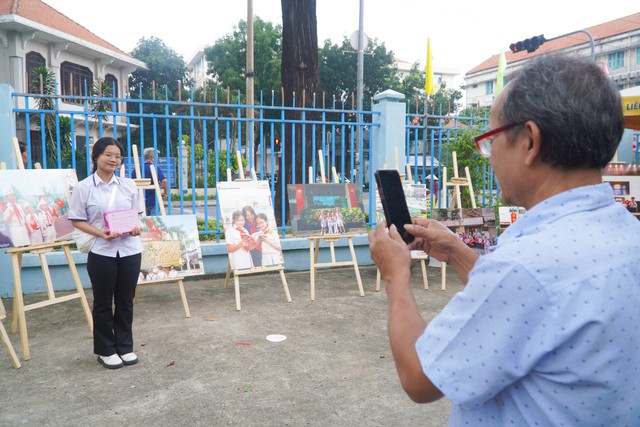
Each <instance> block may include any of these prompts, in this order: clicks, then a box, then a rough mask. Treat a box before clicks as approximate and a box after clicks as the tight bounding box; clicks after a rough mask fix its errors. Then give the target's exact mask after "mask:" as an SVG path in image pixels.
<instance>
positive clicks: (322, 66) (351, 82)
mask: <svg viewBox="0 0 640 427" xmlns="http://www.w3.org/2000/svg"><path fill="white" fill-rule="evenodd" d="M364 53H365V54H364V80H363V103H364V108H365V109H368V108H369V107H370V105H371V98H372V97H373V95H375V94H376V93H378V92H381V91H383V90H386V89H395V90H399V89H401V82H400V78H399V76H398V70H397V68H396V67H395V65H394V63H393V52H392V51H387V48H386V46H385V44H384V43H380V42H378V40H377V39H373V40H372V39H369V43H368V45H367V48H366V49H365V52H364ZM318 68H319V72H320V91H321V92H325V93H326V94H327V96H328V99H330V98H329V97H332V96H335V97H336V99H337V100H338V101H345V102H349V103H350V102H351V97H352V94H355V93H356V92H357V69H358V56H357V54H356V52H355V51H354V50H353V48H352V47H351V45H350V44H349V40H348V39H347V38H346V37H344V38H343V39H342V43H341V44H340V45H338V44H332V43H331V40H325V42H324V44H323V46H322V49H321V50H320V54H319V58H318ZM423 86H424V84H423Z"/></svg>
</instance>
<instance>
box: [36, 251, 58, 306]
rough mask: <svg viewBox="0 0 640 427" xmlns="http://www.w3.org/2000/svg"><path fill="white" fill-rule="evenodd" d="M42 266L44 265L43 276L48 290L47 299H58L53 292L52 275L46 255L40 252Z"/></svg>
mask: <svg viewBox="0 0 640 427" xmlns="http://www.w3.org/2000/svg"><path fill="white" fill-rule="evenodd" d="M38 255H39V256H40V264H41V265H42V275H43V276H44V285H45V287H46V288H47V297H48V298H49V299H54V298H55V297H56V295H55V293H54V292H53V284H52V283H51V273H50V272H49V263H47V256H46V253H44V252H40V253H39V254H38Z"/></svg>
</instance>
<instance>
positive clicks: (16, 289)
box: [5, 138, 93, 360]
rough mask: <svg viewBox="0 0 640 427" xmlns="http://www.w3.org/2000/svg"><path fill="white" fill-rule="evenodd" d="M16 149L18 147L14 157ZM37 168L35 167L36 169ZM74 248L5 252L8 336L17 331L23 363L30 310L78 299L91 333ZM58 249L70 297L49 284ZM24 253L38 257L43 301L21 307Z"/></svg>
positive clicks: (65, 245) (38, 247)
mask: <svg viewBox="0 0 640 427" xmlns="http://www.w3.org/2000/svg"><path fill="white" fill-rule="evenodd" d="M13 143H14V146H17V145H18V141H17V140H16V139H15V138H14V141H13ZM19 152H20V149H19V147H18V154H19ZM18 165H19V166H22V168H24V165H23V164H22V159H21V158H20V157H19V161H18ZM38 166H39V165H36V168H38ZM72 244H74V241H73V240H67V241H64V242H49V243H42V244H39V245H30V246H22V247H18V248H11V249H7V250H5V253H7V254H9V255H10V256H11V268H12V270H13V311H12V314H11V333H15V332H16V331H17V330H18V328H19V330H20V341H21V344H22V358H23V359H24V360H29V359H31V352H30V351H29V335H28V332H27V319H26V314H25V313H26V312H27V311H30V310H35V309H37V308H42V307H47V306H50V305H53V304H58V303H61V302H65V301H69V300H72V299H80V303H81V305H82V309H83V311H84V314H85V316H86V318H87V323H88V324H89V331H90V332H91V333H93V319H92V317H91V310H90V309H89V304H88V303H87V298H86V296H85V293H84V289H83V287H82V282H81V281H80V276H79V275H78V270H77V268H76V264H75V262H74V261H73V257H72V256H71V250H70V249H69V246H70V245H72ZM58 247H59V248H61V249H62V250H63V251H64V254H65V257H66V259H67V264H68V265H69V270H70V271H71V277H72V278H73V282H74V284H75V286H76V292H74V293H71V294H69V295H65V296H62V297H57V296H56V295H55V292H54V290H53V283H52V280H51V274H50V272H49V264H48V262H47V256H46V254H47V253H49V252H51V250H52V249H53V248H58ZM25 253H31V254H34V255H38V256H39V258H40V266H41V268H42V273H43V275H44V281H45V286H46V288H47V299H46V300H44V301H39V302H37V303H33V304H28V305H25V304H24V299H23V293H22V279H21V271H22V255H23V254H25Z"/></svg>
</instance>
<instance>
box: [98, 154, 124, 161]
mask: <svg viewBox="0 0 640 427" xmlns="http://www.w3.org/2000/svg"><path fill="white" fill-rule="evenodd" d="M102 154H104V155H105V157H106V158H107V159H109V160H112V159H115V160H117V161H121V160H122V156H121V155H119V154H111V153H102Z"/></svg>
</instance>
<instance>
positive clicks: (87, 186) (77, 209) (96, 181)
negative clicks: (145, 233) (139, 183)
mask: <svg viewBox="0 0 640 427" xmlns="http://www.w3.org/2000/svg"><path fill="white" fill-rule="evenodd" d="M114 185H115V186H117V190H116V197H115V201H114V205H113V209H112V210H114V211H117V210H121V209H137V210H138V213H140V214H141V213H142V209H141V207H140V200H139V199H138V188H137V187H136V184H135V182H133V180H131V179H128V178H121V177H118V176H116V175H113V176H112V177H111V180H110V181H109V182H106V183H105V182H104V181H102V179H101V178H100V177H99V176H98V175H97V174H95V173H94V174H92V175H89V176H88V177H86V178H85V179H83V180H82V181H80V182H79V183H78V184H77V185H76V186H75V187H74V188H73V194H72V195H71V203H70V204H69V220H70V221H86V222H88V223H89V224H91V225H93V226H94V227H96V228H99V229H100V230H104V229H105V227H104V217H103V214H104V213H105V212H107V209H108V206H109V199H110V198H111V191H112V190H113V186H114ZM91 252H93V253H94V254H97V255H103V256H108V257H113V258H115V257H116V255H118V254H119V255H120V256H121V257H126V256H130V255H136V254H139V253H141V252H142V243H141V242H140V238H139V237H138V236H135V237H134V236H128V235H125V236H120V237H118V238H116V239H113V240H106V239H103V238H102V237H98V238H96V242H95V244H94V245H93V247H92V248H91Z"/></svg>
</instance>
